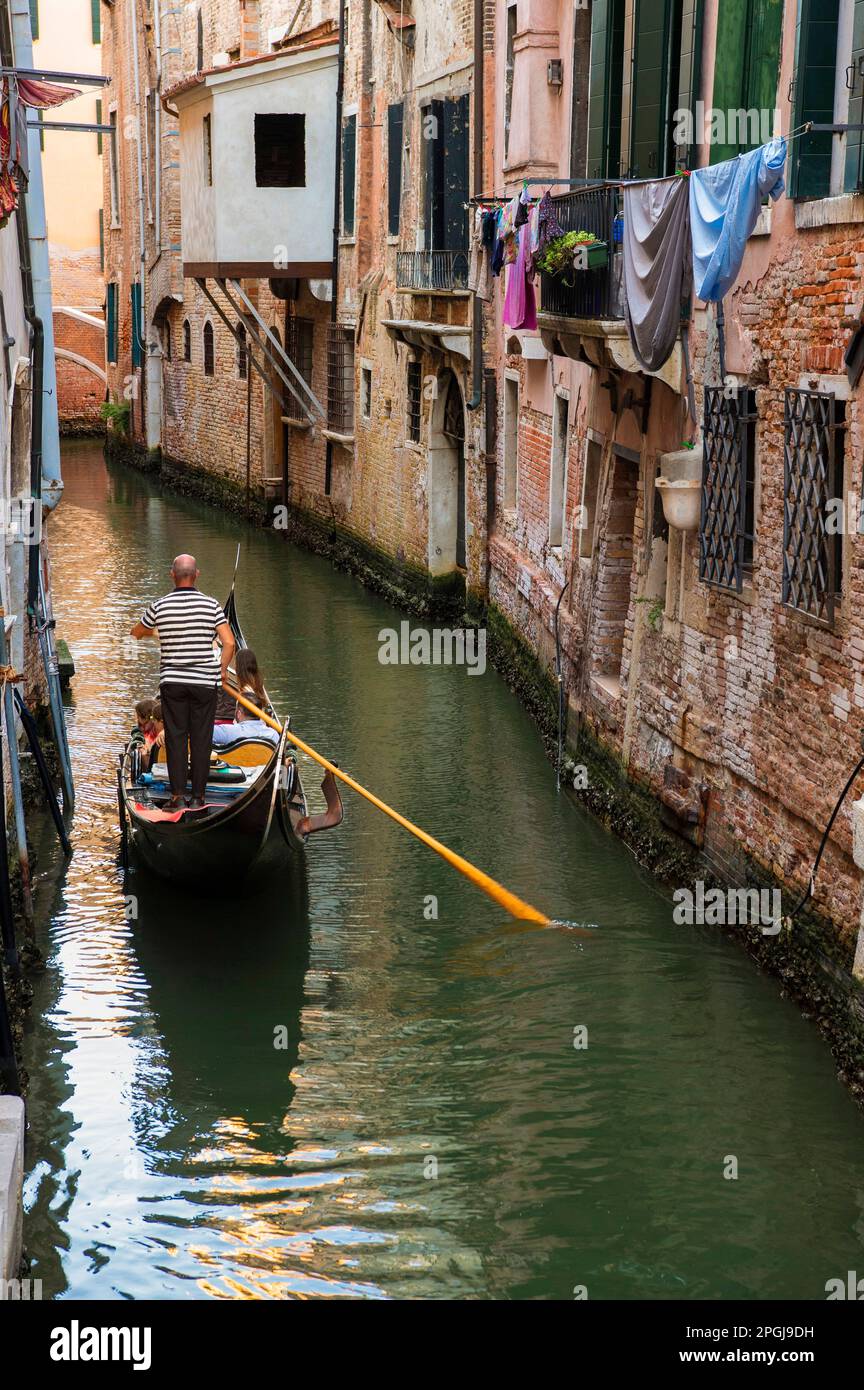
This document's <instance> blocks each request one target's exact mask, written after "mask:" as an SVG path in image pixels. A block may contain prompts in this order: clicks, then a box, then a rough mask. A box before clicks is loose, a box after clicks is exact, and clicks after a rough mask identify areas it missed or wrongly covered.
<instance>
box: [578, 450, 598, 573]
mask: <svg viewBox="0 0 864 1390" xmlns="http://www.w3.org/2000/svg"><path fill="white" fill-rule="evenodd" d="M602 459H603V450H602V449H601V447H600V445H599V444H598V443H597V441H596V440H594V439H589V440H588V444H587V446H586V449H585V468H584V470H583V472H582V501H581V502H580V504H579V559H580V560H590V559H591V556H592V554H593V552H594V525H595V522H596V519H597V494H598V492H599V490H600V465H601V463H602Z"/></svg>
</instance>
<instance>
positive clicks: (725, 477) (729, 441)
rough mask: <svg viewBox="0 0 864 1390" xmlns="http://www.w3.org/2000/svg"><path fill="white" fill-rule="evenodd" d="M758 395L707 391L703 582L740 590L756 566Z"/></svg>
mask: <svg viewBox="0 0 864 1390" xmlns="http://www.w3.org/2000/svg"><path fill="white" fill-rule="evenodd" d="M756 418H757V417H756V393H755V391H752V390H750V389H749V388H747V387H742V388H741V389H740V390H738V391H737V392H735V393H734V394H728V393H727V391H726V390H725V388H724V387H721V386H706V387H705V418H704V429H703V446H702V447H703V454H702V514H701V518H700V525H699V578H700V579H701V580H702V581H703V583H705V584H712V585H714V586H715V587H716V588H718V589H731V590H733V591H734V592H735V593H739V594H740V592H741V588H742V584H743V579H744V575H745V573H746V572H747V571H748V570H751V569H752V567H753V540H754V531H755V492H756Z"/></svg>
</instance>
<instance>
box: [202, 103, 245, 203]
mask: <svg viewBox="0 0 864 1390" xmlns="http://www.w3.org/2000/svg"><path fill="white" fill-rule="evenodd" d="M212 119H213V118H212V116H210V115H209V114H208V115H206V116H205V117H204V120H203V121H202V122H201V138H202V141H203V145H204V182H205V183H206V185H207V187H208V188H212V186H213V127H212V124H211V122H212ZM255 119H256V122H257V119H258V118H257V116H256V118H255ZM255 159H256V170H255V172H256V182H257V172H258V170H257V159H258V143H257V131H256V143H255Z"/></svg>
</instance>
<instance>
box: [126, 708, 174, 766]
mask: <svg viewBox="0 0 864 1390" xmlns="http://www.w3.org/2000/svg"><path fill="white" fill-rule="evenodd" d="M135 718H136V720H137V727H136V728H135V729H133V730H132V738H131V740H130V742H131V743H133V744H136V743H137V744H140V745H141V749H142V753H144V755H145V756H144V768H145V771H149V769H150V768H151V767H152V765H153V763H154V762H155V761H156V757H157V752H158V749H160V748H164V747H165V724H164V721H163V719H162V706H161V704H160V703H159V701H158V700H139V701H138V703H137V705H136V706H135Z"/></svg>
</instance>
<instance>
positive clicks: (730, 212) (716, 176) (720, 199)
mask: <svg viewBox="0 0 864 1390" xmlns="http://www.w3.org/2000/svg"><path fill="white" fill-rule="evenodd" d="M785 164H786V141H785V140H784V139H782V138H780V139H778V140H769V141H768V144H767V145H760V146H759V148H758V149H756V150H750V151H749V152H748V153H747V154H739V155H738V156H737V158H736V159H727V160H724V162H723V163H722V164H712V165H710V166H709V167H708V168H707V169H695V170H694V171H693V173H692V174H691V175H690V178H689V184H690V226H691V234H692V238H693V283H694V287H695V290H696V294H697V296H698V298H699V299H705V300H709V299H722V298H723V296H724V295H725V294H726V292H727V290H729V289H730V288H731V286H732V285H733V284H734V283H735V280H736V279H737V276H738V272H739V270H740V269H741V262H742V261H743V259H744V250H745V248H746V245H747V238H748V237H749V236H750V233H751V232H752V231H753V228H754V227H755V226H756V220H757V218H758V216H759V209H760V207H761V206H762V199H763V198H764V197H765V194H766V193H767V194H769V195H770V196H771V197H772V198H775V199H776V198H779V197H780V194H781V193H782V192H783V189H784V186H785V185H784V183H783V168H784V166H785Z"/></svg>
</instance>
